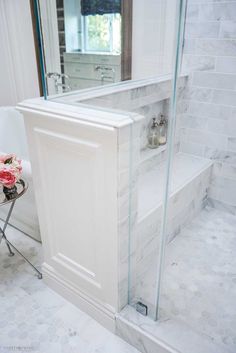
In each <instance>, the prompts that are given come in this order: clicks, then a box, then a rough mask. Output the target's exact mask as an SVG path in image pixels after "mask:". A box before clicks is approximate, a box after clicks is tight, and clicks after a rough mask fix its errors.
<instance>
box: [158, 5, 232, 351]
mask: <svg viewBox="0 0 236 353" xmlns="http://www.w3.org/2000/svg"><path fill="white" fill-rule="evenodd" d="M205 6H207V5H206V4H200V3H198V2H196V3H194V4H193V2H190V1H189V2H188V3H187V12H186V20H185V22H186V23H185V25H186V26H185V34H184V37H185V38H184V43H185V46H184V49H183V60H182V68H181V72H188V76H187V78H186V82H185V85H184V87H183V89H177V91H175V90H174V91H173V96H172V102H173V103H172V108H173V111H172V113H171V114H172V115H171V116H175V117H176V123H175V128H174V130H173V131H172V132H173V134H174V135H175V137H174V138H173V139H172V141H178V145H179V148H178V150H177V151H175V150H174V149H173V150H172V151H170V153H169V154H168V162H167V163H168V164H169V165H170V166H171V168H170V172H169V173H168V179H169V181H170V189H169V193H167V195H166V199H167V201H166V204H165V207H166V209H167V213H166V220H167V223H166V226H164V227H163V230H164V231H163V234H162V236H163V239H165V240H164V242H163V245H165V246H164V251H163V259H164V261H163V262H162V267H163V272H162V273H163V276H162V281H161V286H160V287H159V288H160V292H159V294H160V295H159V298H157V302H158V303H159V306H158V313H159V315H158V316H159V318H161V319H164V320H167V319H168V320H172V322H175V324H178V323H179V324H181V325H186V327H188V328H190V329H191V330H192V331H194V332H195V333H196V334H198V335H200V336H202V337H203V336H204V337H205V338H206V339H207V340H209V342H211V343H212V342H213V343H214V344H216V345H217V346H218V348H217V349H219V348H220V349H219V351H220V352H229V351H230V352H235V350H236V335H235V327H236V308H235V295H236V281H235V268H236V262H235V256H234V255H235V251H236V232H235V229H236V216H235V214H236V212H235V210H236V172H235V171H236V169H235V152H234V151H233V141H234V140H235V137H234V135H235V108H234V107H233V106H234V105H235V101H233V100H231V99H230V97H232V95H235V84H236V77H235V75H234V74H233V73H232V71H231V70H230V69H229V66H228V65H229V63H230V62H232V60H233V61H235V58H236V52H235V51H234V52H229V51H228V50H227V45H230V44H229V43H230V42H231V39H229V37H228V36H227V35H226V33H225V34H222V33H221V31H219V28H223V26H224V21H225V18H224V20H223V18H222V17H217V16H216V11H220V12H221V11H223V9H225V8H226V7H227V9H228V10H230V9H231V10H232V13H231V14H232V16H231V17H230V18H231V20H236V12H235V5H234V6H232V3H230V2H226V3H224V4H223V3H222V4H218V5H217V4H215V3H213V4H211V5H210V6H209V7H208V8H207V9H206V8H205ZM229 13H230V12H228V15H227V16H226V17H227V19H228V20H229ZM213 20H214V21H216V20H217V22H212V21H213ZM213 23H214V24H213ZM216 23H217V25H216ZM210 26H216V27H217V28H216V27H215V30H214V33H213V32H212V33H211V34H210V33H209V28H210ZM222 36H223V37H224V38H225V46H224V47H223V46H222ZM180 44H181V43H180ZM212 48H214V49H212ZM178 50H179V52H181V46H179V48H178ZM219 63H220V66H219ZM215 64H216V66H215ZM176 77H178V75H176ZM180 80H181V77H179V78H178V86H179V81H180ZM226 80H227V82H226ZM228 80H230V81H231V83H232V86H229V85H228V82H229V81H228ZM173 86H174V81H173ZM175 98H176V103H175V104H174V101H175ZM167 191H168V190H167ZM172 229H175V231H174V232H172ZM164 253H165V256H164Z"/></svg>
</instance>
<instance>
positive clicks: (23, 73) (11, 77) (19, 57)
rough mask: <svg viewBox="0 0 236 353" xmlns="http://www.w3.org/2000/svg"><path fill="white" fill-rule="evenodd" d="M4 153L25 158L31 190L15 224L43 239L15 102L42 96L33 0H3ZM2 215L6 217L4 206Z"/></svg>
mask: <svg viewBox="0 0 236 353" xmlns="http://www.w3.org/2000/svg"><path fill="white" fill-rule="evenodd" d="M0 48H1V51H0V78H1V80H0V153H3V152H4V153H16V154H17V155H18V156H19V157H20V158H21V159H23V175H24V177H25V178H26V180H27V181H28V182H29V190H28V192H27V193H26V195H25V196H24V198H22V199H21V200H19V202H17V204H16V207H15V208H14V213H13V215H12V217H11V220H10V222H11V224H13V225H15V226H16V227H17V228H19V229H21V230H22V231H24V232H26V233H27V234H29V235H30V236H32V237H34V238H36V239H38V240H40V234H39V226H38V220H37V211H36V206H35V201H34V193H33V185H32V177H31V172H30V163H29V162H28V159H29V157H28V148H27V141H26V135H25V129H24V122H23V117H22V115H21V114H20V113H19V112H18V111H16V109H15V105H16V104H17V103H18V102H20V101H22V100H24V99H27V98H33V97H38V96H39V85H38V73H37V66H36V57H35V48H34V38H33V29H32V22H31V12H30V3H29V0H0ZM0 212H1V213H0V218H5V217H6V213H5V212H6V209H5V208H4V207H1V210H0Z"/></svg>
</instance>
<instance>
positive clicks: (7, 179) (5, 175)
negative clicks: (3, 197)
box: [0, 169, 17, 188]
mask: <svg viewBox="0 0 236 353" xmlns="http://www.w3.org/2000/svg"><path fill="white" fill-rule="evenodd" d="M16 180H17V179H16V176H15V175H14V173H12V172H11V171H9V170H7V169H2V170H0V183H1V184H2V185H3V186H5V187H7V188H12V187H13V186H14V185H15V183H16Z"/></svg>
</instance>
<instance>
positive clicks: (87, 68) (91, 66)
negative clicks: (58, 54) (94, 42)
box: [64, 53, 121, 90]
mask: <svg viewBox="0 0 236 353" xmlns="http://www.w3.org/2000/svg"><path fill="white" fill-rule="evenodd" d="M64 71H65V74H66V75H67V76H69V79H67V80H66V84H68V85H69V86H70V88H71V89H72V90H76V89H83V88H89V87H94V86H101V85H105V84H107V83H114V82H119V81H120V80H121V56H120V55H109V54H86V53H64Z"/></svg>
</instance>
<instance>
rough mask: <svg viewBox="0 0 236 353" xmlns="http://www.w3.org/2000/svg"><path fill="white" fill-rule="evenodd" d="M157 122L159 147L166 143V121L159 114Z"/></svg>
mask: <svg viewBox="0 0 236 353" xmlns="http://www.w3.org/2000/svg"><path fill="white" fill-rule="evenodd" d="M159 119H160V120H159V122H158V127H159V137H158V142H159V145H165V144H166V141H167V125H168V123H167V120H166V118H165V116H164V115H163V114H160V118H159Z"/></svg>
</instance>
